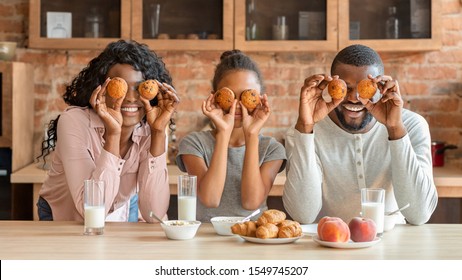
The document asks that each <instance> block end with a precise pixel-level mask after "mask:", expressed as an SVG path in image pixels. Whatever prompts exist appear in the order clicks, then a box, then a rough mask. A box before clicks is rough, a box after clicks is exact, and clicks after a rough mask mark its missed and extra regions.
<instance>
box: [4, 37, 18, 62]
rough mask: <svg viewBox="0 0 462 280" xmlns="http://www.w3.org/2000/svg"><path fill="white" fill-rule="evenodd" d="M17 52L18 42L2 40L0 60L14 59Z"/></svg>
mask: <svg viewBox="0 0 462 280" xmlns="http://www.w3.org/2000/svg"><path fill="white" fill-rule="evenodd" d="M15 52H16V42H5V41H2V42H0V60H5V61H9V60H11V59H13V57H14V54H15Z"/></svg>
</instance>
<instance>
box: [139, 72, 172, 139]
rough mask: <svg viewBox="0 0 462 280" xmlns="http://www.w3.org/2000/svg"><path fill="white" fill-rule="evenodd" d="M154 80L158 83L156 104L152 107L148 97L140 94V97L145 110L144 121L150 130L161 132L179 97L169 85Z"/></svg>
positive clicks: (170, 116) (168, 120)
mask: <svg viewBox="0 0 462 280" xmlns="http://www.w3.org/2000/svg"><path fill="white" fill-rule="evenodd" d="M156 82H157V84H158V85H159V93H158V94H157V100H158V105H157V106H155V107H152V106H151V104H150V103H149V100H148V99H146V98H144V97H142V96H140V99H141V102H142V103H143V105H144V108H145V110H146V121H147V123H148V124H149V126H150V128H151V131H153V132H163V131H165V128H166V127H167V125H168V123H169V122H170V119H171V118H172V115H173V113H174V112H175V110H176V108H177V107H178V104H179V103H180V98H179V97H178V95H177V93H176V90H175V89H174V88H173V87H172V86H171V85H169V84H167V83H160V82H159V81H157V80H156Z"/></svg>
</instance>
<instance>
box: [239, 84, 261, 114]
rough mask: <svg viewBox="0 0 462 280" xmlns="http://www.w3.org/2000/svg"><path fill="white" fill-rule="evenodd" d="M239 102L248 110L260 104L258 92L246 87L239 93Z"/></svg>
mask: <svg viewBox="0 0 462 280" xmlns="http://www.w3.org/2000/svg"><path fill="white" fill-rule="evenodd" d="M241 102H242V105H244V106H245V107H246V108H247V109H248V110H250V111H252V110H253V109H255V108H256V107H257V106H258V104H260V94H259V93H258V92H257V91H256V90H254V89H246V90H244V91H243V92H242V93H241Z"/></svg>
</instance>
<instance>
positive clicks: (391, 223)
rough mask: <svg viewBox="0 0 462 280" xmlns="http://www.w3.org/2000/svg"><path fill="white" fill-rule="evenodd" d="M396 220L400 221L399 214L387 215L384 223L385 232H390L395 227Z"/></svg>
mask: <svg viewBox="0 0 462 280" xmlns="http://www.w3.org/2000/svg"><path fill="white" fill-rule="evenodd" d="M396 219H398V213H396V214H393V215H389V216H388V215H385V219H384V221H383V231H390V230H392V229H393V228H394V227H395V224H396Z"/></svg>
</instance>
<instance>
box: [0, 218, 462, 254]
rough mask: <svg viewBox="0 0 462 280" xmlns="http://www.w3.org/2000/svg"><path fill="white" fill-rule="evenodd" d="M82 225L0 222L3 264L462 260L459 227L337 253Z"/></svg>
mask: <svg viewBox="0 0 462 280" xmlns="http://www.w3.org/2000/svg"><path fill="white" fill-rule="evenodd" d="M82 233H83V223H78V222H39V221H0V259H1V260H40V259H46V260H62V259H64V260H80V259H104V260H115V259H133V260H135V259H136V260H156V259H160V260H226V259H230V260H241V259H248V260H266V259H267V260H341V259H342V260H343V259H347V260H460V259H462V242H460V240H461V239H462V225H461V224H425V225H421V226H411V225H397V226H396V227H395V228H394V229H393V230H392V231H388V232H385V233H384V234H383V236H382V238H381V239H382V240H381V241H380V242H378V243H377V244H375V245H373V246H371V247H368V248H362V249H351V250H344V249H334V248H328V247H322V246H320V245H318V244H317V243H315V242H314V241H313V239H312V237H311V236H310V233H308V232H307V234H306V235H305V236H304V237H302V238H300V239H299V240H297V241H296V242H294V243H288V244H278V245H266V244H256V243H251V242H247V241H244V240H243V239H242V238H240V237H239V236H220V235H217V234H216V233H215V231H214V229H213V227H212V225H211V224H210V223H203V224H202V225H201V226H200V228H199V230H198V232H197V234H196V236H195V237H194V238H193V239H189V240H182V241H177V240H169V239H167V238H166V237H165V234H164V232H163V231H162V228H161V227H160V225H159V224H147V223H142V222H140V223H110V222H107V223H106V225H105V229H104V234H103V235H100V236H85V235H83V234H82Z"/></svg>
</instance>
